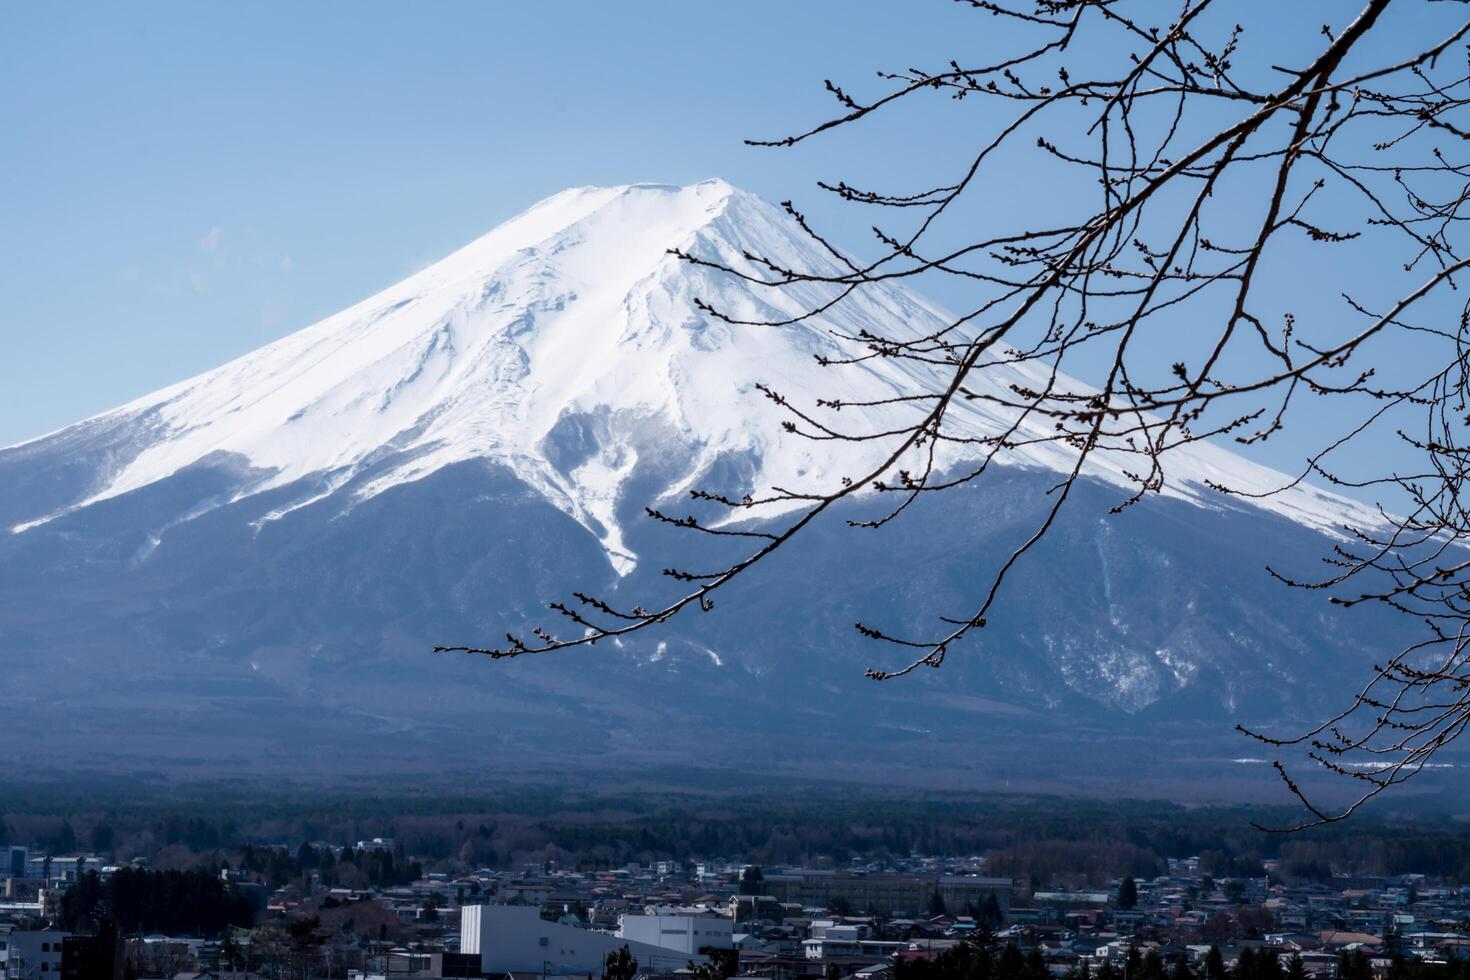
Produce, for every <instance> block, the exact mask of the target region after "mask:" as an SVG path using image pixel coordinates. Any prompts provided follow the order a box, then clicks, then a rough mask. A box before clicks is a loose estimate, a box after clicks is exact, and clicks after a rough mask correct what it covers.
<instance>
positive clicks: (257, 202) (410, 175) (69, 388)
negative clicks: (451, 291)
mask: <svg viewBox="0 0 1470 980" xmlns="http://www.w3.org/2000/svg"><path fill="white" fill-rule="evenodd" d="M903 6H905V7H907V6H908V5H907V4H905V5H903ZM916 6H920V5H916ZM924 6H931V7H932V8H933V9H931V10H928V11H926V12H925V13H926V16H923V17H913V16H910V15H908V14H904V15H902V16H899V10H898V8H897V7H895V6H894V5H892V4H880V3H873V4H860V3H850V2H845V0H844V2H841V3H838V2H813V3H804V4H788V3H775V2H757V3H753V4H749V5H748V6H747V9H746V12H744V13H742V14H740V15H739V16H734V15H732V14H731V13H730V11H731V9H732V8H730V7H729V6H728V5H715V4H686V3H676V2H631V3H628V4H621V3H618V4H607V3H601V2H571V3H539V2H538V3H520V4H509V3H468V2H462V3H436V2H414V3H400V4H390V3H378V2H352V3H346V2H321V3H315V2H314V3H310V4H299V3H250V4H212V3H211V4H198V3H172V4H170V3H157V2H154V3H148V4H142V5H133V4H112V3H102V4H91V5H88V4H75V5H73V4H66V5H59V4H51V3H30V4H20V3H17V4H7V5H6V6H5V8H4V10H3V12H0V133H3V134H4V135H3V139H4V141H5V143H6V145H7V152H5V154H4V157H5V160H6V168H5V169H6V171H7V176H6V179H5V180H4V181H3V183H0V214H4V216H5V218H4V221H3V223H0V225H3V226H0V289H3V292H4V295H5V297H6V301H5V304H4V306H5V308H4V311H3V313H0V334H3V338H4V349H5V359H4V361H3V362H0V392H3V395H0V399H3V400H0V404H3V405H4V406H5V410H4V412H3V413H0V445H3V444H8V443H10V442H14V441H16V440H19V439H22V438H26V437H29V436H33V435H37V434H40V433H42V432H44V431H48V430H50V429H53V428H56V427H58V426H61V425H64V424H66V423H69V422H72V421H76V420H78V419H80V418H83V417H85V416H87V415H90V414H93V413H95V412H98V411H102V410H105V409H108V408H111V407H113V406H115V405H117V404H119V403H121V402H123V401H125V400H127V399H129V398H133V397H137V396H139V395H143V394H146V393H147V392H149V391H151V390H154V389H156V388H158V387H161V386H163V385H166V384H169V383H172V382H174V381H178V380H181V379H183V378H185V377H188V376H189V375H191V374H194V373H197V372H199V371H201V370H205V369H207V368H210V367H213V366H215V365H217V364H219V363H222V362H223V361H225V360H227V359H229V358H230V357H233V356H235V355H238V354H241V353H244V352H246V351H249V350H251V349H254V348H255V347H257V346H259V345H260V344H262V343H264V342H266V341H268V340H271V339H273V338H275V337H278V336H281V335H283V334H284V333H287V332H289V331H291V330H293V329H296V328H298V327H301V326H305V325H306V324H308V323H310V322H312V321H314V320H316V319H319V318H320V317H322V316H325V315H327V314H330V313H332V312H334V311H335V310H337V309H339V308H341V307H343V306H346V305H348V304H350V303H352V302H355V301H357V300H359V299H361V298H363V297H364V296H366V295H368V294H370V293H371V292H373V291H375V290H377V289H380V288H382V287H384V286H387V285H389V284H391V283H392V282H394V281H396V280H398V279H400V278H402V277H403V276H404V275H406V274H407V273H409V272H411V271H413V270H415V269H416V268H419V267H421V266H423V265H425V264H427V263H428V262H430V261H433V260H434V259H437V258H439V257H441V256H443V255H444V254H446V253H448V252H449V251H452V250H453V249H455V248H457V247H458V246H460V245H462V244H464V243H465V242H467V241H469V240H471V239H473V238H475V237H477V236H478V235H480V234H483V233H484V232H485V231H488V230H489V229H490V228H491V227H493V226H494V225H496V224H497V223H499V222H500V221H502V220H504V219H505V218H508V217H510V216H512V215H514V214H515V213H517V212H519V211H520V210H522V209H524V208H525V207H527V206H529V205H530V204H532V203H534V202H535V201H537V200H539V199H541V198H543V197H545V196H547V195H549V194H553V193H555V192H557V191H559V190H562V189H564V188H565V187H568V186H573V185H578V184H611V183H628V182H632V181H640V180H647V181H663V182H678V183H685V182H690V181H695V180H700V179H703V178H705V177H710V176H723V177H726V178H727V179H729V180H731V181H732V182H734V183H736V184H738V185H741V186H744V187H746V188H748V189H750V190H753V191H756V192H758V193H762V194H765V195H767V196H771V197H775V198H778V199H779V198H781V197H785V196H788V195H789V194H791V193H792V192H793V191H796V190H805V189H808V188H810V187H811V181H812V176H813V172H814V171H813V169H812V168H813V167H814V166H816V167H818V169H820V164H821V163H822V156H823V153H822V152H821V151H819V152H817V153H801V154H793V153H786V154H780V153H773V152H770V151H765V152H762V151H756V150H751V149H747V148H745V147H744V146H742V145H741V142H740V141H741V139H742V138H744V137H747V136H751V135H759V134H765V133H771V132H773V131H774V130H776V129H779V128H781V127H782V126H783V125H784V124H787V123H790V124H795V123H797V122H799V121H802V120H804V119H807V118H811V116H812V115H813V114H815V113H817V112H820V111H824V110H826V109H827V108H828V107H829V105H830V100H829V99H828V98H827V97H826V96H825V95H824V93H823V92H822V91H821V80H822V78H824V77H826V75H828V74H833V75H858V74H860V75H862V76H864V77H871V69H872V67H873V66H874V65H877V64H883V63H889V61H890V59H891V58H892V57H893V55H894V52H895V51H900V52H902V51H909V52H913V53H915V55H916V56H917V55H918V54H922V53H923V52H924V50H925V46H926V45H930V44H932V37H931V36H930V34H929V32H930V31H932V30H933V29H934V27H935V26H936V25H940V24H949V25H955V26H961V27H963V26H965V25H966V24H967V22H969V21H972V20H973V18H972V17H963V16H959V17H957V16H955V14H956V12H955V11H952V10H950V9H949V5H948V4H942V3H936V4H932V5H924ZM860 7H861V8H865V9H866V10H867V11H868V13H869V14H870V15H871V17H872V18H873V21H874V23H873V26H872V27H871V28H870V29H866V30H863V31H861V32H858V31H849V30H847V29H845V28H842V27H840V26H833V25H832V24H830V23H828V22H829V21H830V20H831V19H832V15H833V14H834V13H835V12H836V11H838V10H839V9H840V10H842V11H846V12H848V14H849V16H850V15H851V13H853V12H856V11H857V9H858V8H860ZM793 165H797V166H795V167H794V166H793Z"/></svg>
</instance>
